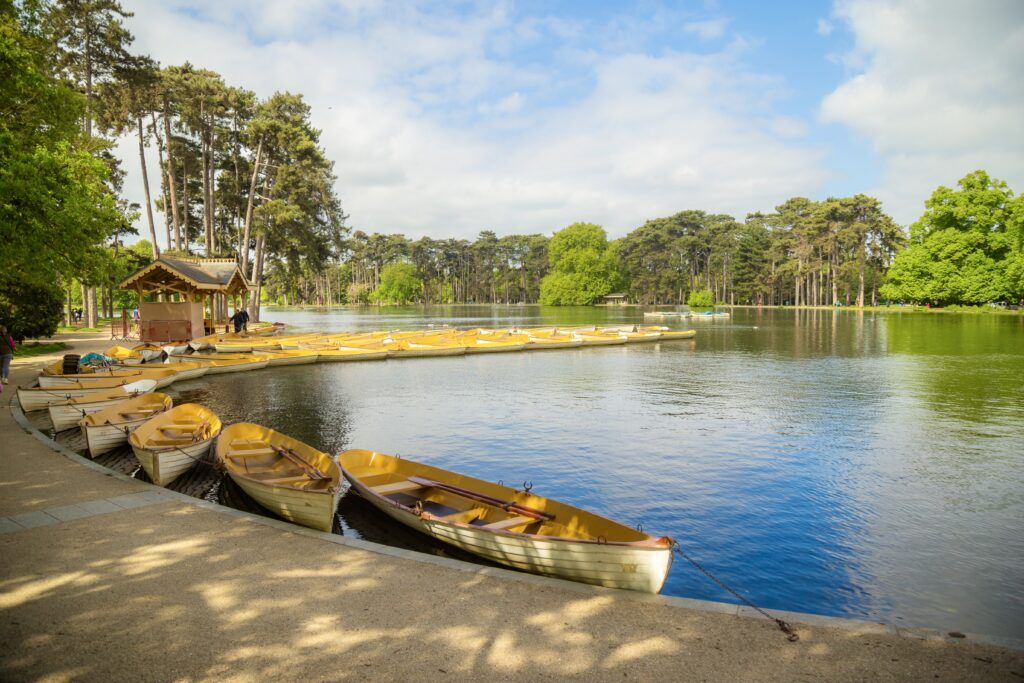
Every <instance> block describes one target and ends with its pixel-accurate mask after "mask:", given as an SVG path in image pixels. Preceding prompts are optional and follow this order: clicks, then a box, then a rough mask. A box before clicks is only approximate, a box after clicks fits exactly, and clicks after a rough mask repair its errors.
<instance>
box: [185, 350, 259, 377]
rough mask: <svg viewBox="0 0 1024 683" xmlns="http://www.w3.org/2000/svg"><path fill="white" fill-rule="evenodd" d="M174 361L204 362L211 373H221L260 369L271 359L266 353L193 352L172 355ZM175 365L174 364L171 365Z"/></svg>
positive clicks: (208, 372)
mask: <svg viewBox="0 0 1024 683" xmlns="http://www.w3.org/2000/svg"><path fill="white" fill-rule="evenodd" d="M168 360H169V361H170V362H171V363H172V364H173V363H193V362H194V363H202V364H203V365H206V366H208V367H209V368H210V369H209V370H207V374H209V375H219V374H222V373H226V372H242V371H243V370H259V369H260V368H265V367H267V365H269V362H270V359H269V358H268V357H267V356H266V355H265V354H259V355H256V354H252V353H211V354H203V353H191V354H187V355H181V356H171V357H170V358H169V359H168ZM171 367H173V365H172V366H171Z"/></svg>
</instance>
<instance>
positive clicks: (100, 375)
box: [39, 367, 176, 389]
mask: <svg viewBox="0 0 1024 683" xmlns="http://www.w3.org/2000/svg"><path fill="white" fill-rule="evenodd" d="M175 374H176V373H175V371H174V370H170V369H167V368H160V367H155V368H152V369H150V368H144V367H138V368H136V367H132V368H117V369H102V370H94V371H93V372H83V373H79V374H76V375H40V376H39V386H40V387H42V388H44V389H50V388H54V387H60V386H63V385H65V384H89V383H93V382H102V381H104V380H107V379H124V380H126V381H128V382H134V381H135V380H139V379H153V380H156V387H157V389H159V388H161V387H165V386H167V385H168V384H170V383H171V382H173V381H174V379H175Z"/></svg>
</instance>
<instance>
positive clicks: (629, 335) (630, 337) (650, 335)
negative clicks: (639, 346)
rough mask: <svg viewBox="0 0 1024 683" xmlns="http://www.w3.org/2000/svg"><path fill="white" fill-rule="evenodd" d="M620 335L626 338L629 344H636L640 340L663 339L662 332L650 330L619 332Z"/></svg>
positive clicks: (653, 340) (652, 340)
mask: <svg viewBox="0 0 1024 683" xmlns="http://www.w3.org/2000/svg"><path fill="white" fill-rule="evenodd" d="M618 334H619V336H621V337H624V338H625V339H626V343H627V344H636V343H638V342H655V341H658V340H659V339H661V332H650V331H637V332H619V333H618Z"/></svg>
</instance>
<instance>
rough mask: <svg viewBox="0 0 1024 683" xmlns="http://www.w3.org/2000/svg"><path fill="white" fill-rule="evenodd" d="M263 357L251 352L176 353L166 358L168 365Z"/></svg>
mask: <svg viewBox="0 0 1024 683" xmlns="http://www.w3.org/2000/svg"><path fill="white" fill-rule="evenodd" d="M253 358H263V355H259V356H255V355H253V354H251V353H176V354H174V355H173V356H169V357H168V358H167V363H168V365H170V364H172V363H209V362H212V361H222V360H252V359H253Z"/></svg>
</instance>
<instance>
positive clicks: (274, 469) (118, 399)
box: [18, 326, 693, 592]
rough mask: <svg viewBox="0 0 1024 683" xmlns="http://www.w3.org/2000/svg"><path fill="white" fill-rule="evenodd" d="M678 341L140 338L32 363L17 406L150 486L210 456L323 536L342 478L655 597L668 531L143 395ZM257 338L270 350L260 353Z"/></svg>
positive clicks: (456, 527) (505, 556) (438, 534)
mask: <svg viewBox="0 0 1024 683" xmlns="http://www.w3.org/2000/svg"><path fill="white" fill-rule="evenodd" d="M692 336H693V334H692V332H685V333H678V332H670V331H668V330H664V329H655V328H644V327H634V326H630V327H629V328H572V329H559V328H546V329H534V330H504V331H495V330H461V331H460V330H448V329H444V330H425V331H418V332H372V333H350V334H339V335H331V334H317V335H289V336H283V335H280V334H277V335H275V336H273V337H261V336H259V335H252V334H250V335H216V336H211V337H207V338H203V339H200V340H194V342H190V343H189V349H188V351H189V353H188V354H187V355H186V353H185V352H184V351H183V350H181V349H177V348H169V349H168V348H166V347H156V348H155V349H154V348H151V347H149V346H147V345H140V346H139V347H136V348H134V349H124V348H123V347H118V348H117V349H111V350H110V352H111V353H110V354H109V355H114V356H115V357H117V356H120V357H121V358H120V359H121V360H122V361H127V362H125V363H124V364H119V365H112V366H108V367H104V368H95V369H89V368H86V367H83V368H82V372H79V373H64V372H63V370H64V367H63V364H61V363H57V364H54V365H53V366H51V367H48V368H46V369H44V371H43V373H42V374H41V375H40V377H39V386H38V387H34V388H25V389H19V391H18V397H19V401H20V403H21V406H22V408H23V409H24V410H25V411H32V410H43V409H46V410H48V411H49V413H50V419H51V421H52V423H53V426H54V429H55V430H57V431H63V430H66V429H73V428H75V427H78V428H79V429H81V430H82V433H83V435H84V437H85V440H86V444H87V447H88V450H89V454H90V455H91V456H92V457H96V456H98V455H100V454H102V453H106V452H108V451H111V450H113V449H114V448H117V447H119V446H122V445H124V444H125V443H128V444H129V445H130V446H131V448H132V451H133V452H134V454H135V457H136V458H137V459H138V461H139V463H140V464H141V466H142V467H143V469H144V470H145V471H146V473H147V475H148V476H149V478H150V479H151V480H152V481H153V482H154V483H155V484H157V485H160V486H167V485H169V484H170V483H172V482H173V481H174V480H175V479H177V478H178V477H180V476H181V475H182V474H184V473H185V472H186V471H188V470H189V469H190V468H192V467H193V466H194V465H195V464H196V463H197V462H199V461H204V460H209V459H211V456H212V460H213V462H215V463H216V464H217V465H218V466H219V467H220V468H222V469H223V470H224V471H225V472H226V473H227V475H228V476H230V477H231V479H232V480H233V481H234V482H235V483H236V484H237V485H238V486H239V487H240V488H241V489H242V490H243V491H245V492H246V493H247V494H248V495H249V496H251V497H252V498H253V499H254V500H255V501H256V502H258V503H259V504H260V505H261V506H262V507H264V508H266V509H267V510H269V511H270V512H272V513H274V514H276V515H277V516H279V517H281V518H283V519H285V520H288V521H290V522H293V523H296V524H301V525H303V526H306V527H310V528H313V529H318V530H321V531H330V530H331V529H332V528H333V525H334V519H335V510H336V508H337V505H338V500H339V498H340V496H341V494H342V490H343V479H344V480H347V481H348V483H349V485H350V486H351V488H352V489H353V490H354V491H355V493H357V494H358V495H360V496H361V497H363V498H365V499H366V500H367V501H369V502H370V504H372V505H373V506H374V507H376V508H378V509H379V510H381V511H382V512H384V513H385V514H387V515H388V516H390V517H392V518H394V519H395V520H397V521H398V522H400V523H402V524H404V525H406V526H409V527H411V528H413V529H416V530H418V531H420V532H422V533H424V534H427V535H429V536H432V537H433V538H435V539H438V540H440V541H443V542H445V543H448V544H451V545H453V546H456V547H459V548H461V549H463V550H465V551H467V552H470V553H473V554H475V555H478V556H480V557H483V558H486V559H488V560H491V561H494V562H497V563H499V564H503V565H506V566H509V567H513V568H516V569H521V570H524V571H530V572H534V573H537V574H543V575H548V576H557V577H560V578H565V579H571V580H575V581H582V582H585V583H591V584H598V585H604V586H611V587H616V588H626V589H631V590H639V591H646V592H658V591H660V590H661V586H662V584H663V583H664V581H665V577H666V576H667V574H668V571H669V568H670V567H671V565H672V540H671V539H670V538H668V537H655V536H652V535H650V534H647V533H644V532H643V531H638V530H636V529H633V528H631V527H628V526H626V525H623V524H620V523H618V522H614V521H612V520H610V519H607V518H604V517H601V516H599V515H596V514H593V513H590V512H587V511H585V510H581V509H579V508H576V507H573V506H570V505H567V504H565V503H560V502H558V501H555V500H551V499H548V498H545V497H543V496H539V495H537V494H534V493H532V492H531V491H529V490H516V489H513V488H509V487H506V486H503V485H501V484H495V483H493V482H488V481H484V480H480V479H475V478H472V477H469V476H466V475H463V474H459V473H456V472H451V471H448V470H444V469H440V468H436V467H432V466H430V465H426V464H422V463H418V462H415V461H413V460H409V459H406V458H399V457H397V456H392V455H386V454H383V453H376V452H373V451H368V450H349V451H345V452H343V453H340V454H338V455H337V456H334V457H332V456H331V455H329V454H327V453H325V452H322V451H320V450H318V449H316V448H314V447H313V446H310V445H309V444H306V443H303V442H301V441H299V440H297V439H294V438H292V437H290V436H288V435H285V434H282V433H280V432H276V431H274V430H272V429H269V428H267V427H263V426H260V425H256V424H251V423H238V424H231V425H227V426H225V425H223V424H222V423H221V420H220V418H219V417H218V416H217V415H216V414H215V413H214V412H213V411H211V410H210V409H208V408H206V407H205V406H202V405H199V404H195V403H186V404H183V405H178V406H175V405H174V404H173V401H172V399H171V397H170V396H168V395H166V394H163V393H160V392H158V391H156V390H157V389H160V388H162V387H165V386H167V385H169V384H170V383H171V382H174V381H177V380H181V379H190V378H196V377H200V376H202V375H203V374H206V373H210V372H231V371H236V370H241V369H247V368H249V367H257V366H258V367H265V366H266V365H275V364H285V363H288V362H300V361H295V360H294V359H295V358H302V359H303V360H302V361H301V362H314V360H305V359H307V358H314V359H315V360H334V359H335V358H334V357H333V356H334V355H335V354H334V353H333V352H339V354H338V355H341V356H344V357H346V358H345V359H349V358H347V357H348V356H349V355H350V354H351V356H352V358H351V359H352V360H355V359H356V358H355V356H357V355H358V354H362V353H368V354H380V355H379V356H376V357H380V358H386V357H390V356H393V355H397V356H401V355H421V356H429V355H456V354H455V353H454V352H452V353H449V354H443V353H434V352H435V351H437V350H438V349H446V350H450V349H460V352H461V353H473V352H496V351H498V350H499V349H500V350H506V351H508V350H525V349H528V348H534V349H544V348H572V347H577V346H587V345H606V344H626V343H633V342H639V341H655V340H658V339H673V338H689V337H692ZM613 340H615V341H613ZM266 342H271V343H275V344H276V345H277V346H276V348H270V347H269V346H267V345H266ZM193 343H195V344H196V346H192V344H193ZM531 344H533V346H531ZM211 347H212V348H211ZM246 347H248V348H246ZM511 347H518V348H511ZM471 348H472V349H474V350H473V351H470V349H471ZM403 351H405V352H409V353H408V354H403V353H402V352H403ZM321 354H324V355H326V356H327V358H320V355H321ZM133 361H134V362H133Z"/></svg>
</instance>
